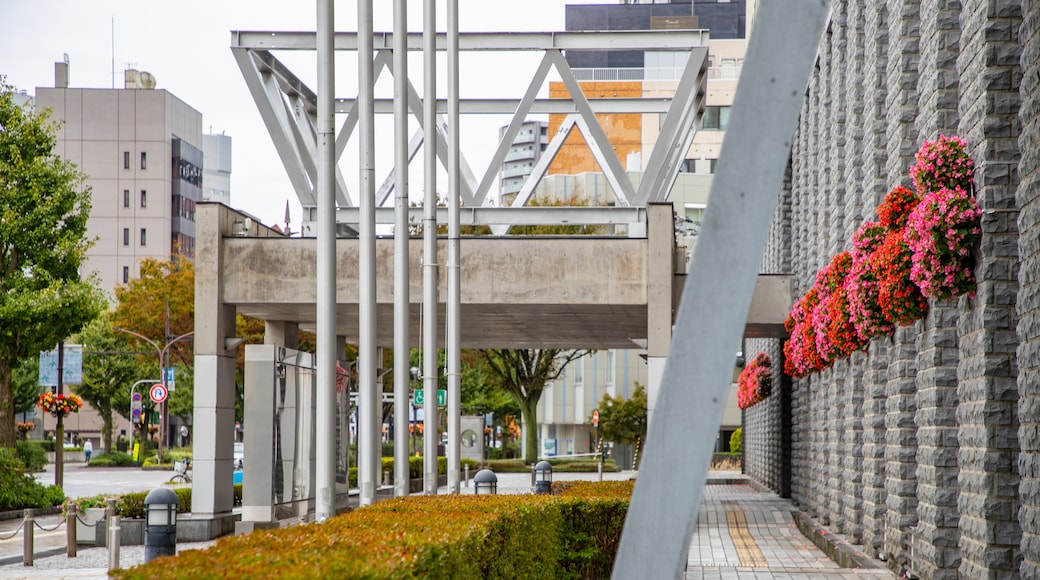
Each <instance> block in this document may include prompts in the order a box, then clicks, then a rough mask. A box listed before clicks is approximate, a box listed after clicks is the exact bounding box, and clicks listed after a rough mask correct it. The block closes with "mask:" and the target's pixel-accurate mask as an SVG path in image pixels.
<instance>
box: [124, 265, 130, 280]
mask: <svg viewBox="0 0 1040 580" xmlns="http://www.w3.org/2000/svg"><path fill="white" fill-rule="evenodd" d="M129 283H130V266H123V284H129Z"/></svg>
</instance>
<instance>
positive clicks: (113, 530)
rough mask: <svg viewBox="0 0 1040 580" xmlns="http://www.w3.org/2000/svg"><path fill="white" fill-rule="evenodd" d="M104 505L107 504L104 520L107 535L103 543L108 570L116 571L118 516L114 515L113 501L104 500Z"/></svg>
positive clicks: (114, 503) (114, 506)
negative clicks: (106, 553) (106, 554)
mask: <svg viewBox="0 0 1040 580" xmlns="http://www.w3.org/2000/svg"><path fill="white" fill-rule="evenodd" d="M105 503H107V504H108V505H107V506H106V507H105V520H106V522H107V526H108V534H107V537H106V538H105V543H106V544H107V545H108V569H109V570H116V569H118V568H119V542H120V527H119V516H117V515H116V500H115V499H109V500H106V502H105Z"/></svg>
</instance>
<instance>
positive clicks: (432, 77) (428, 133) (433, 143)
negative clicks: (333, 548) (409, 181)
mask: <svg viewBox="0 0 1040 580" xmlns="http://www.w3.org/2000/svg"><path fill="white" fill-rule="evenodd" d="M423 131H424V135H423V152H424V156H423V159H424V169H425V179H424V180H423V182H424V187H425V190H426V191H425V196H424V201H423V313H424V314H423V328H422V335H423V345H422V346H423V388H424V389H425V391H426V392H425V397H426V400H425V401H424V402H425V405H424V416H423V426H424V427H423V428H424V431H423V493H425V494H430V495H433V494H436V493H437V443H439V441H438V440H439V439H440V437H438V434H437V383H438V381H437V379H438V378H439V377H438V376H437V2H436V0H423Z"/></svg>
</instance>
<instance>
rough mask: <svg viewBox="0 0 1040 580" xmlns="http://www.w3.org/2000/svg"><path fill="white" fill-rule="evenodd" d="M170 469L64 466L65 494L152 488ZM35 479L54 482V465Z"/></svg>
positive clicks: (91, 493)
mask: <svg viewBox="0 0 1040 580" xmlns="http://www.w3.org/2000/svg"><path fill="white" fill-rule="evenodd" d="M172 475H173V472H172V471H151V470H149V471H145V470H143V469H141V468H138V467H87V466H86V464H85V463H72V464H66V465H65V485H64V486H62V487H63V489H64V490H65V496H66V497H73V498H79V497H91V496H95V495H99V494H103V493H104V494H111V495H121V494H124V493H130V492H132V491H148V490H151V489H155V488H156V487H158V486H160V485H162V484H163V482H165V481H167V480H169V479H170V476H172ZM36 480H37V481H39V482H40V483H44V484H47V485H53V484H54V464H48V465H47V468H46V469H45V470H44V471H42V472H40V473H37V474H36Z"/></svg>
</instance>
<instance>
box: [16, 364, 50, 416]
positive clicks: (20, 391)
mask: <svg viewBox="0 0 1040 580" xmlns="http://www.w3.org/2000/svg"><path fill="white" fill-rule="evenodd" d="M11 390H12V392H13V394H14V414H15V415H17V414H19V413H28V412H29V411H32V410H33V407H35V406H36V401H38V400H39V399H40V393H42V392H43V387H41V386H40V357H38V356H30V357H26V358H25V359H24V360H22V362H21V364H19V365H18V368H16V369H14V374H13V375H11Z"/></svg>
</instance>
